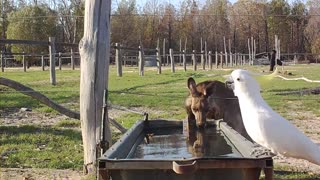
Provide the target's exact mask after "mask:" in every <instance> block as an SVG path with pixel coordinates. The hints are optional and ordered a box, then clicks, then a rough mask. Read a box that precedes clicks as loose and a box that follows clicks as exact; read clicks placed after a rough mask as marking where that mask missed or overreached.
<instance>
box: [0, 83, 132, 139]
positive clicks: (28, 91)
mask: <svg viewBox="0 0 320 180" xmlns="http://www.w3.org/2000/svg"><path fill="white" fill-rule="evenodd" d="M0 85H4V86H7V87H10V88H12V89H15V90H16V91H19V92H21V93H22V94H25V95H27V96H30V97H32V98H34V99H37V100H39V101H40V102H41V103H43V104H45V105H47V106H49V107H51V108H52V109H54V110H56V111H58V112H59V113H61V114H64V115H66V116H68V117H70V118H73V119H78V120H79V119H80V113H79V112H76V111H72V110H70V109H67V108H65V107H63V106H61V105H59V104H57V103H55V102H54V101H52V100H51V99H49V98H48V97H46V96H45V95H43V94H41V93H39V92H37V91H35V90H33V89H31V88H29V87H27V86H24V85H22V84H20V83H18V82H16V81H13V80H10V79H6V78H3V77H0ZM109 120H110V123H111V124H112V125H113V126H114V127H116V128H117V129H118V130H119V131H120V132H121V133H125V132H126V131H127V129H126V128H124V127H123V126H121V124H119V123H118V122H117V121H116V120H114V119H112V118H109Z"/></svg>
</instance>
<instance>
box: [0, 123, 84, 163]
mask: <svg viewBox="0 0 320 180" xmlns="http://www.w3.org/2000/svg"><path fill="white" fill-rule="evenodd" d="M0 142H1V146H0V152H1V154H2V155H4V158H5V160H4V163H1V167H13V168H23V167H32V168H58V169H64V168H77V169H79V168H80V167H81V165H82V164H83V161H82V153H83V150H82V146H81V132H80V131H79V130H71V129H61V128H46V127H38V126H33V125H25V126H20V127H14V126H0Z"/></svg>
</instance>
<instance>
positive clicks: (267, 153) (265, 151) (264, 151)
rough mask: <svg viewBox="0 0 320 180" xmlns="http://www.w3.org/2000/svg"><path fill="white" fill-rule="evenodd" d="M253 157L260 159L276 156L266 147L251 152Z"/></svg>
mask: <svg viewBox="0 0 320 180" xmlns="http://www.w3.org/2000/svg"><path fill="white" fill-rule="evenodd" d="M250 155H251V156H254V157H256V158H259V157H264V156H268V157H270V156H275V155H276V154H274V153H273V152H272V151H271V150H269V149H266V148H264V147H261V146H260V147H255V148H254V149H253V150H252V151H251V154H250Z"/></svg>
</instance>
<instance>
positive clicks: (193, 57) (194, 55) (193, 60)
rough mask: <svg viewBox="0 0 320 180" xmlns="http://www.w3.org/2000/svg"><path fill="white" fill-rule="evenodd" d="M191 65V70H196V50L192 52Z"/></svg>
mask: <svg viewBox="0 0 320 180" xmlns="http://www.w3.org/2000/svg"><path fill="white" fill-rule="evenodd" d="M192 63H193V70H194V71H196V70H197V60H196V50H193V51H192Z"/></svg>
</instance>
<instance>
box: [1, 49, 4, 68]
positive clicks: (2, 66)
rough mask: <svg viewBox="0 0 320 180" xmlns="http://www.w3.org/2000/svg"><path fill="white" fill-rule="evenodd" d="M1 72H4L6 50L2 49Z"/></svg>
mask: <svg viewBox="0 0 320 180" xmlns="http://www.w3.org/2000/svg"><path fill="white" fill-rule="evenodd" d="M1 72H4V52H3V51H1Z"/></svg>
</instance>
